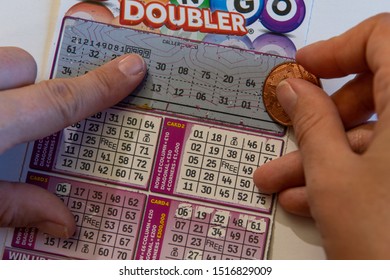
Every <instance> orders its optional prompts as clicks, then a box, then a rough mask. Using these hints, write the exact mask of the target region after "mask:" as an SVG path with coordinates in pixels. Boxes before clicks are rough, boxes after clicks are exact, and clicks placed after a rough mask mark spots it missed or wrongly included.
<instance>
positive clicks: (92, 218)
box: [11, 172, 146, 260]
mask: <svg viewBox="0 0 390 280" xmlns="http://www.w3.org/2000/svg"><path fill="white" fill-rule="evenodd" d="M27 182H28V183H32V184H35V185H40V186H41V187H44V188H46V189H47V190H48V191H50V192H52V193H54V194H56V195H57V196H58V197H59V198H60V199H62V200H63V201H64V203H65V204H66V205H67V206H68V208H69V209H70V210H71V211H72V213H73V215H74V217H75V221H76V226H77V229H76V233H75V234H74V235H73V236H72V237H71V238H69V239H61V238H55V237H52V236H50V235H48V234H45V233H42V232H39V231H37V229H35V228H16V229H15V230H14V234H13V236H12V241H11V246H12V247H14V248H20V249H26V250H35V251H40V252H44V253H51V254H55V255H60V256H65V257H68V258H76V259H107V260H110V259H114V260H128V259H133V258H134V252H135V249H136V245H137V239H138V233H139V229H140V226H141V222H142V217H143V211H144V206H145V201H146V195H145V194H141V193H136V192H133V191H124V190H119V189H113V188H107V187H101V186H97V185H93V184H87V183H82V182H77V181H74V180H69V179H64V178H59V177H52V176H48V175H43V174H38V173H32V172H30V173H28V175H27Z"/></svg>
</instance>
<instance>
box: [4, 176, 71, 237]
mask: <svg viewBox="0 0 390 280" xmlns="http://www.w3.org/2000/svg"><path fill="white" fill-rule="evenodd" d="M0 227H36V228H38V229H39V230H41V231H43V232H45V233H49V234H51V235H54V236H57V237H62V238H69V237H71V236H72V235H73V233H74V232H75V229H76V224H75V220H74V217H73V215H72V213H71V212H70V211H69V209H68V208H67V207H66V206H65V204H64V203H63V202H62V201H61V200H60V199H59V198H58V197H56V196H55V195H54V194H51V193H49V192H48V191H46V190H44V189H42V188H40V187H37V186H34V185H29V184H23V183H8V182H1V183H0Z"/></svg>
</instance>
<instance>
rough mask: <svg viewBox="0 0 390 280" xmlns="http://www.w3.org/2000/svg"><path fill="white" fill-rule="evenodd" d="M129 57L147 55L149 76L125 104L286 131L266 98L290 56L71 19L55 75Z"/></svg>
mask: <svg viewBox="0 0 390 280" xmlns="http://www.w3.org/2000/svg"><path fill="white" fill-rule="evenodd" d="M126 53H138V54H140V55H141V56H143V58H144V59H145V61H146V63H147V65H148V74H147V76H146V79H145V80H144V82H143V84H142V85H141V86H140V87H139V88H138V91H135V92H133V93H132V94H131V95H130V96H129V97H128V98H126V99H125V100H123V102H122V103H123V104H130V105H135V106H138V107H146V108H152V109H154V110H159V111H163V112H166V113H169V114H179V115H185V116H190V117H195V118H201V119H208V120H209V121H216V122H220V123H223V124H228V125H235V126H240V127H246V128H252V129H257V130H262V131H265V132H267V133H274V134H277V135H283V134H284V133H285V128H284V127H283V126H281V125H279V124H277V123H276V122H274V121H273V120H272V119H271V118H270V116H269V115H268V113H267V112H266V110H265V107H264V104H263V102H262V97H261V95H262V93H261V89H262V87H263V83H264V80H265V78H266V77H267V75H268V73H269V72H270V71H271V70H272V68H274V67H275V66H276V65H278V64H280V63H283V62H285V61H287V60H288V59H287V58H284V57H279V56H274V55H270V54H264V53H256V52H252V51H248V50H241V49H238V48H231V47H226V46H220V45H213V44H209V43H204V42H198V41H190V40H187V39H182V38H177V37H170V36H167V35H161V34H156V33H148V32H143V31H139V30H133V29H129V28H124V27H117V26H116V27H114V26H110V25H106V24H103V23H98V22H92V21H87V20H83V19H76V18H65V19H64V22H63V28H62V34H61V37H60V42H59V48H58V51H57V56H56V60H55V64H54V69H53V73H52V76H53V77H60V78H67V77H76V76H80V75H83V74H85V73H87V72H88V71H90V70H93V69H94V68H96V67H98V66H100V65H102V64H104V63H106V62H108V61H110V60H112V59H114V58H116V57H118V56H120V55H123V54H126ZM290 60H291V59H290Z"/></svg>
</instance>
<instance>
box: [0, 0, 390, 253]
mask: <svg viewBox="0 0 390 280" xmlns="http://www.w3.org/2000/svg"><path fill="white" fill-rule="evenodd" d="M0 1H1V6H2V8H1V11H0V26H1V29H0V46H6V45H14V46H19V47H21V48H24V49H26V50H27V51H29V52H30V53H31V54H32V55H33V56H34V57H35V59H36V61H37V63H38V67H39V74H38V80H41V79H43V78H44V77H47V71H48V69H47V68H46V66H47V65H48V62H49V60H50V59H51V57H49V55H48V54H49V50H50V48H51V44H52V42H54V38H53V37H52V34H53V31H54V27H55V22H56V17H57V8H58V5H59V0H35V1H25V0H12V1H5V0H0ZM384 11H390V1H384V0H382V1H379V0H378V1H362V0H358V1H356V0H344V1H336V0H315V3H314V6H313V12H312V19H311V26H310V29H309V33H308V43H310V42H314V41H317V40H322V39H327V38H329V37H331V36H334V35H338V34H340V33H342V32H344V31H345V30H347V29H348V28H350V27H352V26H353V25H355V24H356V23H358V22H360V21H361V20H363V19H365V18H367V17H369V16H371V15H373V14H376V13H378V12H384ZM343 81H344V80H338V81H325V83H324V87H325V89H327V90H328V91H329V92H333V91H334V90H335V89H336V88H338V87H339V86H340V83H341V82H343ZM24 148H25V146H24V145H20V146H18V147H16V148H14V149H11V150H10V151H8V152H7V153H5V154H3V155H0V180H17V179H18V177H19V171H20V168H21V165H22V161H23V156H24ZM274 227H275V228H274V236H273V243H272V249H271V254H270V258H272V259H323V258H325V254H324V252H323V250H322V248H321V240H320V237H319V234H318V232H317V231H316V229H315V226H314V223H313V222H312V221H311V220H310V219H306V218H300V217H295V216H292V215H289V214H287V213H285V212H284V211H283V210H282V209H280V208H278V209H277V211H276V218H275V226H274ZM1 238H2V231H0V251H1V246H2V245H1V244H2V243H3V242H2V241H1Z"/></svg>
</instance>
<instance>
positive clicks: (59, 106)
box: [39, 79, 83, 125]
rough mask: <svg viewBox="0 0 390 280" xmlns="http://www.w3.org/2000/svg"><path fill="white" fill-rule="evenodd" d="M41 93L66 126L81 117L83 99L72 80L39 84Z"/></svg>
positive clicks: (58, 80) (56, 80) (57, 80)
mask: <svg viewBox="0 0 390 280" xmlns="http://www.w3.org/2000/svg"><path fill="white" fill-rule="evenodd" d="M39 85H40V87H41V93H42V94H43V95H44V97H45V98H46V99H47V101H48V103H49V104H50V105H49V106H50V108H51V109H52V110H54V111H55V113H56V116H58V117H60V118H62V119H63V121H64V123H65V124H68V125H70V124H72V123H73V122H74V120H75V119H77V118H78V116H79V115H80V109H81V108H82V107H83V99H82V98H80V96H81V94H79V91H78V90H77V87H76V85H75V84H74V82H73V80H72V79H68V80H65V79H54V80H50V81H44V82H41V83H39Z"/></svg>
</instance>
